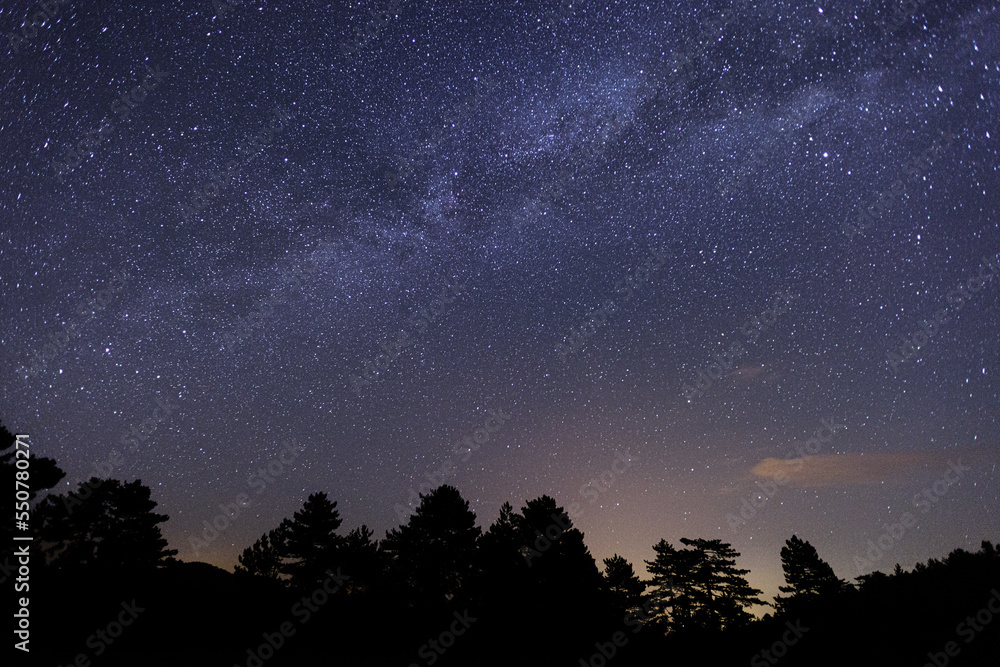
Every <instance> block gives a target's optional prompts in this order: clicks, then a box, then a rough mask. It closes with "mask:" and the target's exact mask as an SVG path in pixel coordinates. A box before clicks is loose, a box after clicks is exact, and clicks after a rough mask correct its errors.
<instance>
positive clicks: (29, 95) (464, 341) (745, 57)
mask: <svg viewBox="0 0 1000 667" xmlns="http://www.w3.org/2000/svg"><path fill="white" fill-rule="evenodd" d="M39 7H40V5H38V4H37V3H33V2H23V1H20V0H19V1H17V2H14V3H7V6H5V8H4V9H3V10H0V29H2V32H3V33H4V35H5V37H4V43H5V45H6V50H5V52H4V53H3V54H2V58H0V67H2V72H3V79H2V82H0V85H2V90H3V95H2V112H0V150H2V154H3V157H4V159H3V160H2V161H0V173H2V184H3V187H2V189H0V295H2V306H3V317H2V318H0V343H2V355H3V363H2V364H0V373H2V376H0V379H2V382H0V392H2V393H0V418H2V419H3V420H4V422H5V423H6V424H7V425H8V426H9V427H10V428H11V430H12V431H16V432H20V433H28V434H30V436H31V442H32V443H33V447H34V450H35V452H36V453H38V454H41V455H47V456H52V457H54V458H56V459H57V461H58V463H59V464H60V466H61V467H62V468H63V469H65V470H66V471H67V477H66V479H65V480H64V481H63V483H62V484H61V485H60V487H59V490H70V489H72V488H75V486H76V484H77V483H78V482H79V481H80V480H82V479H85V478H87V477H89V476H90V475H92V474H99V473H100V476H111V477H117V478H120V479H128V480H131V479H136V478H138V479H141V480H142V481H143V482H144V483H145V484H147V485H148V486H150V487H151V488H152V489H153V496H154V498H155V499H156V500H157V501H158V502H159V504H160V505H159V511H162V512H164V513H166V514H168V515H169V516H170V520H169V522H167V523H166V524H165V526H164V533H165V536H166V537H167V538H168V540H169V541H170V543H171V546H172V547H173V548H177V549H179V550H180V554H179V557H180V558H182V559H186V560H194V559H201V560H205V561H208V562H212V563H215V564H218V565H220V566H223V567H227V568H231V567H232V565H233V564H234V563H235V560H236V557H237V555H238V554H239V553H240V552H241V551H242V549H243V548H244V547H245V546H248V545H249V544H251V543H252V542H253V540H254V539H256V538H257V537H258V536H259V535H260V534H261V533H263V532H265V531H266V530H269V529H271V528H273V527H275V526H276V525H277V524H278V523H279V522H280V521H281V519H282V518H284V517H288V516H291V514H292V513H293V512H294V511H295V510H296V509H298V508H299V507H300V506H301V504H302V502H303V501H304V499H305V498H306V496H307V495H308V494H310V493H312V492H315V491H325V492H327V493H328V494H329V495H330V497H331V498H332V499H334V500H337V501H338V503H339V508H340V510H341V514H342V516H343V518H344V528H345V529H348V528H351V527H354V526H357V525H360V524H362V523H366V524H368V525H369V526H371V527H372V528H373V529H374V530H375V533H376V536H382V535H383V534H384V531H385V530H386V529H388V528H391V527H394V526H396V525H398V524H399V523H400V516H405V515H406V513H408V512H409V510H410V509H412V507H414V506H415V505H414V500H415V499H416V494H417V493H418V492H419V491H421V490H423V491H426V490H427V488H429V487H430V486H435V485H436V484H437V483H441V482H446V483H449V484H453V485H455V486H457V487H458V488H459V490H460V491H461V492H462V494H463V496H464V497H465V498H467V499H468V500H469V501H470V503H471V506H472V508H473V509H474V511H475V512H476V514H477V517H478V519H479V521H480V523H481V524H482V525H483V526H484V527H485V526H488V525H489V524H490V523H491V522H492V521H493V520H494V519H495V518H496V517H497V515H498V514H499V508H500V505H501V504H502V503H503V502H504V501H508V500H509V501H511V502H512V504H513V505H514V506H515V508H518V507H520V506H521V505H523V504H524V502H525V501H526V500H528V499H530V498H534V497H537V496H539V495H541V494H549V495H552V496H553V497H555V498H556V499H557V500H558V501H559V502H560V504H562V505H563V506H566V507H570V506H573V505H574V504H575V507H574V508H573V511H571V514H572V515H573V516H574V520H575V523H576V524H577V526H578V527H580V528H581V529H582V530H583V531H584V532H585V535H586V542H587V544H588V546H589V547H590V549H591V551H592V553H593V554H594V556H595V557H596V558H598V559H601V558H604V557H606V556H610V555H612V554H613V553H616V552H617V553H619V554H622V555H624V556H625V557H626V558H628V559H629V560H631V561H632V562H633V563H635V564H636V565H637V566H641V563H642V561H643V560H644V559H650V558H652V556H653V552H652V545H653V544H654V543H655V542H657V541H658V540H659V539H661V538H665V539H667V540H668V541H670V542H672V543H675V544H676V543H677V541H678V540H679V539H680V538H681V537H705V538H715V537H720V538H723V539H724V540H726V541H729V542H731V543H732V544H733V545H734V546H735V547H736V549H737V550H738V551H740V552H741V553H742V554H743V555H742V557H741V559H740V564H741V565H742V566H744V567H748V568H750V569H751V570H752V573H751V575H750V581H751V583H753V584H755V585H757V586H758V587H761V588H763V589H764V590H765V592H766V593H767V594H768V595H773V594H774V593H776V592H777V590H776V588H777V585H778V584H779V583H781V569H780V560H779V550H780V548H781V546H782V545H783V543H784V540H785V539H787V538H788V537H790V536H791V535H792V534H793V533H794V534H797V535H798V536H799V537H801V538H803V539H807V540H809V541H810V542H812V543H813V544H814V545H815V546H816V548H817V549H818V551H819V553H820V555H821V556H822V557H824V558H826V559H827V560H828V561H829V562H830V563H831V565H832V566H833V567H834V569H835V571H836V572H837V574H838V575H839V576H841V577H844V578H847V579H851V578H853V577H855V576H857V575H859V574H862V573H865V572H870V571H871V570H874V569H882V570H884V571H885V570H888V569H891V568H892V566H893V565H894V564H895V563H896V562H900V563H902V564H903V565H904V566H912V564H913V563H915V562H917V561H920V560H926V559H928V558H932V557H939V556H943V555H945V554H946V553H947V552H948V551H950V550H951V549H953V548H956V547H965V548H969V549H975V548H978V545H979V543H980V541H981V540H983V539H991V540H994V541H995V540H996V539H997V538H998V537H1000V535H998V529H1000V517H998V510H997V508H998V507H1000V477H998V475H997V470H996V466H997V462H998V460H1000V451H998V447H1000V423H998V415H1000V410H998V394H1000V382H998V377H1000V363H998V362H1000V343H998V336H997V324H998V322H1000V270H998V267H997V264H996V262H997V259H998V257H1000V217H998V214H1000V198H998V187H1000V174H998V165H1000V160H998V152H997V133H998V131H1000V130H998V128H997V126H996V120H997V110H998V106H997V105H998V103H1000V32H998V31H997V30H996V25H997V24H998V21H1000V6H998V5H997V3H996V2H984V1H977V2H950V1H947V2H945V1H942V2H938V1H935V2H919V1H918V2H917V3H916V4H915V5H914V6H911V7H910V8H909V9H906V8H904V7H902V6H901V5H899V4H898V3H888V2H881V1H880V2H875V3H854V2H837V3H828V4H823V3H819V4H817V3H815V2H804V1H796V2H783V1H776V2H768V3H755V2H749V1H743V0H738V1H736V2H730V1H729V0H722V1H721V2H720V1H719V0H712V1H710V2H704V3H696V2H691V1H689V0H679V1H672V2H665V3H641V2H610V1H609V2H595V1H593V0H586V1H580V2H572V3H571V2H568V1H567V0H553V2H549V3H534V2H504V3H495V4H493V3H478V2H471V1H470V2H462V1H459V0H448V1H445V2H442V1H437V0H435V1H428V0H397V1H394V0H373V1H370V2H362V3H357V2H344V3H341V2H336V3H313V2H306V3H291V4H287V5H286V4H285V3H272V2H264V3H251V2H248V1H246V0H244V1H242V2H239V1H236V2H231V3H228V4H227V3H222V2H216V3H215V4H213V3H212V2H209V1H208V0H199V1H198V2H189V1H184V2H165V3H160V4H154V5H147V4H142V5H137V4H135V3H82V2H81V3H78V2H72V1H70V2H68V3H66V4H63V5H58V13H57V14H56V15H55V16H53V17H45V15H44V14H41V15H40V14H38V12H39V11H40V10H39ZM33 16H34V17H35V19H32V18H31V17H33ZM33 20H34V21H35V24H34V25H32V21H33ZM991 26H992V27H991ZM432 482H433V483H432ZM241 495H242V497H243V498H249V502H248V503H247V504H246V506H245V507H243V508H242V509H241V510H240V513H239V515H238V516H235V517H231V520H229V521H228V523H229V525H228V527H226V528H225V529H224V530H222V531H221V532H220V533H219V534H218V536H217V537H215V538H214V539H212V540H207V541H206V544H205V545H202V546H201V547H197V548H196V547H195V546H194V543H193V542H192V538H195V537H199V536H203V522H205V521H213V520H214V519H215V518H216V517H218V516H219V515H220V514H221V513H222V512H223V510H221V509H220V506H225V505H227V504H232V503H233V502H235V501H236V500H237V499H238V498H240V497H241ZM907 516H909V517H910V519H911V520H907V521H906V525H905V526H904V525H903V523H902V522H903V521H904V520H906V517H907ZM894 524H895V527H894ZM899 526H903V528H902V529H900V528H899ZM880 539H881V543H882V545H883V546H884V549H883V550H882V551H884V553H882V554H881V555H879V554H878V553H873V552H872V551H871V546H872V545H876V544H877V543H878V542H879V540H880ZM869 541H871V542H869ZM886 545H887V546H886ZM866 552H867V555H866Z"/></svg>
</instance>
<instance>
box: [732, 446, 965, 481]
mask: <svg viewBox="0 0 1000 667" xmlns="http://www.w3.org/2000/svg"><path fill="white" fill-rule="evenodd" d="M953 456H954V454H953ZM945 459H947V455H946V454H945V453H943V452H886V453H879V454H864V453H860V454H821V455H817V456H805V457H802V458H797V459H776V458H766V459H764V460H763V461H761V462H760V463H758V464H757V465H756V466H754V467H753V469H752V470H751V471H750V472H751V473H753V474H754V475H756V476H757V477H763V478H766V479H772V480H775V481H787V482H789V483H792V484H797V485H799V486H833V485H852V484H879V483H882V482H897V481H903V480H906V479H910V478H912V477H913V476H914V475H915V474H917V473H919V472H921V471H923V470H925V469H927V468H928V467H929V466H933V467H935V468H937V467H939V466H940V465H944V464H945Z"/></svg>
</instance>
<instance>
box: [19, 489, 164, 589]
mask: <svg viewBox="0 0 1000 667" xmlns="http://www.w3.org/2000/svg"><path fill="white" fill-rule="evenodd" d="M155 508H156V501H154V500H152V498H151V497H150V490H149V487H147V486H144V485H143V484H142V482H140V481H139V480H136V481H134V482H126V483H122V482H120V481H118V480H116V479H98V478H97V477H92V478H91V479H90V480H88V481H87V482H83V483H81V484H80V487H79V489H78V490H77V492H76V493H74V494H58V495H50V496H48V497H47V498H46V499H45V500H44V501H42V502H41V503H40V504H39V506H38V509H37V511H36V519H35V520H36V522H37V523H38V526H39V536H40V538H41V540H42V541H43V545H44V552H45V554H46V560H47V561H48V562H49V563H50V564H52V565H54V566H55V567H57V568H60V569H64V570H73V569H79V568H90V569H93V570H99V571H104V572H108V571H114V572H123V571H124V572H133V571H144V570H146V571H148V570H150V569H152V568H155V567H157V566H159V565H163V564H165V563H167V562H169V561H171V560H172V557H173V556H174V555H175V554H176V553H177V551H176V550H175V549H167V541H166V540H165V539H164V538H163V535H162V533H161V532H160V526H159V524H161V523H163V522H164V521H166V520H167V519H168V517H167V516H166V515H165V514H156V513H155V512H153V510H154V509H155Z"/></svg>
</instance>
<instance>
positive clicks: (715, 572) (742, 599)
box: [646, 538, 767, 631]
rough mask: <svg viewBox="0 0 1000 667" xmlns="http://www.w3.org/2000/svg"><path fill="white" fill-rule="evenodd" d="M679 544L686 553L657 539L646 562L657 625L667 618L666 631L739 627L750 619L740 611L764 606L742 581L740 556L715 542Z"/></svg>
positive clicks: (696, 540) (688, 540)
mask: <svg viewBox="0 0 1000 667" xmlns="http://www.w3.org/2000/svg"><path fill="white" fill-rule="evenodd" d="M681 543H682V544H684V545H685V546H687V547H689V548H688V549H682V550H677V549H675V548H674V547H673V546H672V545H670V544H669V543H668V542H666V541H665V540H660V542H659V543H657V544H656V545H654V546H653V550H654V551H655V552H656V558H655V559H654V560H652V561H646V565H647V567H648V568H649V572H650V574H652V575H653V583H654V586H655V587H656V588H655V590H654V591H653V594H652V597H653V600H654V603H655V607H654V608H655V609H657V610H658V614H657V616H658V620H665V619H667V618H668V619H669V625H668V627H669V628H670V629H672V630H693V629H700V630H709V631H718V630H722V629H725V628H732V627H739V626H743V625H746V624H747V623H749V621H750V620H751V618H752V617H751V616H750V614H749V613H748V612H747V611H746V607H749V606H751V605H755V604H759V605H764V604H767V603H765V602H764V601H763V600H762V599H761V598H760V595H761V591H759V590H757V589H756V588H753V587H751V586H750V584H749V582H747V580H746V578H745V577H744V575H745V574H747V573H749V572H750V571H749V570H741V569H739V568H737V567H736V558H738V557H739V555H740V554H739V552H737V551H736V550H735V549H733V547H732V545H730V544H728V543H726V542H723V541H722V540H718V539H716V540H704V539H694V540H692V539H688V538H681ZM671 584H672V585H671ZM667 610H669V611H667Z"/></svg>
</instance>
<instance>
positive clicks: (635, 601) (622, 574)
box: [604, 554, 646, 614]
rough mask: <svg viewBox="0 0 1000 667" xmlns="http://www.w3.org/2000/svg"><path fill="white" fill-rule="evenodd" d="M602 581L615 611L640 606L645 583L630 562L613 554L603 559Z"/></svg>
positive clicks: (636, 608)
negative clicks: (609, 594) (605, 584)
mask: <svg viewBox="0 0 1000 667" xmlns="http://www.w3.org/2000/svg"><path fill="white" fill-rule="evenodd" d="M604 581H605V582H606V583H607V586H608V591H609V592H610V593H611V601H612V604H613V605H614V606H615V609H616V611H620V612H621V613H622V614H624V613H626V612H633V613H634V612H635V611H637V610H638V609H639V608H640V607H641V606H642V594H643V592H644V591H645V590H646V584H644V583H643V582H642V580H641V579H639V577H638V576H637V575H636V573H635V569H633V567H632V563H630V562H628V561H627V560H625V559H624V558H623V557H621V556H619V555H618V554H615V555H614V556H612V557H611V558H605V559H604Z"/></svg>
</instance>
